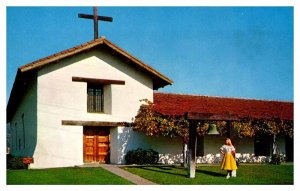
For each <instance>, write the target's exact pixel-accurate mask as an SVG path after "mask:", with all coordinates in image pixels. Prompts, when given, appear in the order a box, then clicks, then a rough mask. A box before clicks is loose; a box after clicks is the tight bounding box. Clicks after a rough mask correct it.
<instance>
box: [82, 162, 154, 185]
mask: <svg viewBox="0 0 300 191" xmlns="http://www.w3.org/2000/svg"><path fill="white" fill-rule="evenodd" d="M80 167H101V168H103V169H105V170H107V171H110V172H112V173H114V174H116V175H118V176H120V177H122V178H124V179H126V180H129V181H130V182H132V183H134V184H136V185H157V184H156V183H154V182H151V181H149V180H146V179H144V178H142V177H140V176H137V175H135V174H132V173H130V172H128V171H126V170H123V169H121V168H119V167H118V165H113V164H85V165H82V166H80Z"/></svg>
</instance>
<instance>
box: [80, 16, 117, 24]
mask: <svg viewBox="0 0 300 191" xmlns="http://www.w3.org/2000/svg"><path fill="white" fill-rule="evenodd" d="M78 17H79V18H84V19H92V20H93V19H94V15H88V14H78ZM96 20H100V21H108V22H112V21H113V18H112V17H106V16H97V17H96Z"/></svg>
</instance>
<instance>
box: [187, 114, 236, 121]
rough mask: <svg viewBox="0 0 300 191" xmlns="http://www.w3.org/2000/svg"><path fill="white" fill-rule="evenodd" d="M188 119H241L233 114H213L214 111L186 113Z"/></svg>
mask: <svg viewBox="0 0 300 191" xmlns="http://www.w3.org/2000/svg"><path fill="white" fill-rule="evenodd" d="M185 117H186V119H187V120H197V121H239V120H240V119H239V118H238V117H237V116H236V115H231V114H212V113H195V112H187V113H185Z"/></svg>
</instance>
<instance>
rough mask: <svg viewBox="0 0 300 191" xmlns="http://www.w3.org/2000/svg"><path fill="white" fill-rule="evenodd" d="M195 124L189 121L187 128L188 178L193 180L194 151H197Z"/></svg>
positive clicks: (194, 172)
mask: <svg viewBox="0 0 300 191" xmlns="http://www.w3.org/2000/svg"><path fill="white" fill-rule="evenodd" d="M196 128H197V123H196V122H195V121H193V120H191V121H190V126H189V146H188V149H189V160H188V177H189V178H195V176H196V149H197V132H196Z"/></svg>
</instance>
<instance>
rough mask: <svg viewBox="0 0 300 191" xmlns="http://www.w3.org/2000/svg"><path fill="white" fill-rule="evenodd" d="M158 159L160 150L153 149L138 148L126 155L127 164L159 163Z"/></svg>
mask: <svg viewBox="0 0 300 191" xmlns="http://www.w3.org/2000/svg"><path fill="white" fill-rule="evenodd" d="M158 159H159V156H158V152H156V151H154V150H152V149H148V150H143V149H141V148H138V149H136V150H131V151H128V152H127V153H126V155H125V160H126V164H140V165H141V164H157V163H158Z"/></svg>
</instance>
